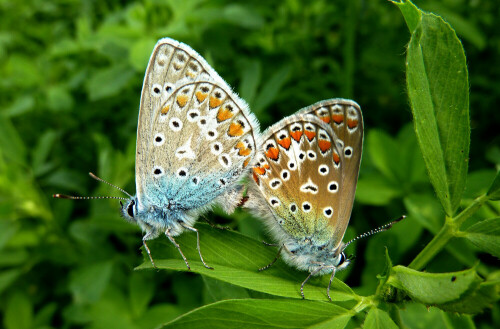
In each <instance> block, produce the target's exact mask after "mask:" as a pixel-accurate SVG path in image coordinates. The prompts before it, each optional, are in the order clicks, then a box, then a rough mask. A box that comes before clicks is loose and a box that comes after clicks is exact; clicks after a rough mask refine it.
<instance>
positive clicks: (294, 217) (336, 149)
mask: <svg viewBox="0 0 500 329" xmlns="http://www.w3.org/2000/svg"><path fill="white" fill-rule="evenodd" d="M362 147H363V117H362V114H361V109H360V107H359V105H358V104H357V103H355V102H353V101H350V100H346V99H330V100H325V101H321V102H318V103H316V104H314V105H311V106H309V107H306V108H304V109H302V110H300V111H299V112H298V113H296V114H294V115H292V116H290V117H287V118H285V119H283V120H281V121H280V122H278V123H276V124H275V125H273V126H271V127H270V128H268V129H267V130H266V131H265V132H264V133H263V143H262V149H261V152H260V154H258V155H257V163H256V164H255V165H254V167H253V173H252V179H251V183H250V186H249V191H248V197H249V198H248V201H247V203H246V205H245V206H246V207H247V208H249V209H250V210H253V212H255V213H256V215H257V216H259V217H263V218H264V219H265V223H266V224H267V226H268V227H269V228H270V231H271V234H272V235H273V236H274V238H275V239H276V240H277V241H278V244H277V246H279V247H280V249H279V251H278V256H277V257H276V258H275V260H274V261H273V262H272V263H271V264H269V265H268V266H266V267H264V268H262V269H261V270H264V269H267V268H269V267H270V266H271V265H272V264H273V263H274V262H275V261H276V260H277V258H278V257H279V255H280V254H281V255H282V257H283V258H284V260H285V261H286V262H287V263H288V264H290V265H292V266H294V267H296V268H298V269H299V270H305V271H309V273H310V274H309V276H308V277H307V278H306V279H305V280H304V282H303V283H302V285H301V288H300V293H301V295H302V298H304V285H305V284H306V282H307V281H308V280H309V279H310V278H311V277H312V276H315V275H322V274H327V273H332V274H331V277H330V283H329V284H328V289H327V295H328V298H329V299H330V300H331V298H330V286H331V283H332V280H333V277H334V276H335V272H336V271H340V270H342V269H344V268H346V267H347V266H348V265H349V262H350V258H348V257H346V256H345V254H344V249H345V248H346V247H347V246H348V245H349V244H350V243H351V242H352V241H354V240H355V239H354V240H351V241H350V242H348V243H345V244H344V243H343V242H342V238H343V236H344V233H345V231H346V228H347V225H348V223H349V218H350V216H351V210H352V205H353V202H354V194H355V191H356V183H357V180H358V172H359V165H360V162H361V152H362ZM393 223H394V222H392V223H389V224H387V225H384V226H382V227H380V228H378V229H375V230H373V231H371V232H368V233H365V234H363V235H361V236H359V237H358V238H361V237H365V236H368V235H371V234H374V233H377V232H380V231H384V230H387V229H389V227H390V226H391V225H392V224H393ZM358 238H356V239H358Z"/></svg>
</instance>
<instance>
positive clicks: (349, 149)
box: [344, 146, 352, 158]
mask: <svg viewBox="0 0 500 329" xmlns="http://www.w3.org/2000/svg"><path fill="white" fill-rule="evenodd" d="M344 155H345V157H346V158H350V157H351V156H352V147H350V146H348V147H346V148H345V149H344Z"/></svg>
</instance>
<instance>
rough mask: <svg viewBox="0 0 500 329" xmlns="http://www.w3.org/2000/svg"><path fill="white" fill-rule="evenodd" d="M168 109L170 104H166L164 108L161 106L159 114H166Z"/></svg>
mask: <svg viewBox="0 0 500 329" xmlns="http://www.w3.org/2000/svg"><path fill="white" fill-rule="evenodd" d="M168 110H170V105H167V106H165V107H164V108H162V109H161V114H163V115H165V114H167V113H168Z"/></svg>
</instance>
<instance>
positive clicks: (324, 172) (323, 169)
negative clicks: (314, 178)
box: [318, 164, 330, 176]
mask: <svg viewBox="0 0 500 329" xmlns="http://www.w3.org/2000/svg"><path fill="white" fill-rule="evenodd" d="M329 172H330V168H328V166H327V165H325V164H322V165H320V166H319V167H318V173H319V174H320V175H321V176H326V175H328V173H329Z"/></svg>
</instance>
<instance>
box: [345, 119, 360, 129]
mask: <svg viewBox="0 0 500 329" xmlns="http://www.w3.org/2000/svg"><path fill="white" fill-rule="evenodd" d="M357 126H358V120H349V119H348V120H347V127H349V129H352V128H356V127H357Z"/></svg>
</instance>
